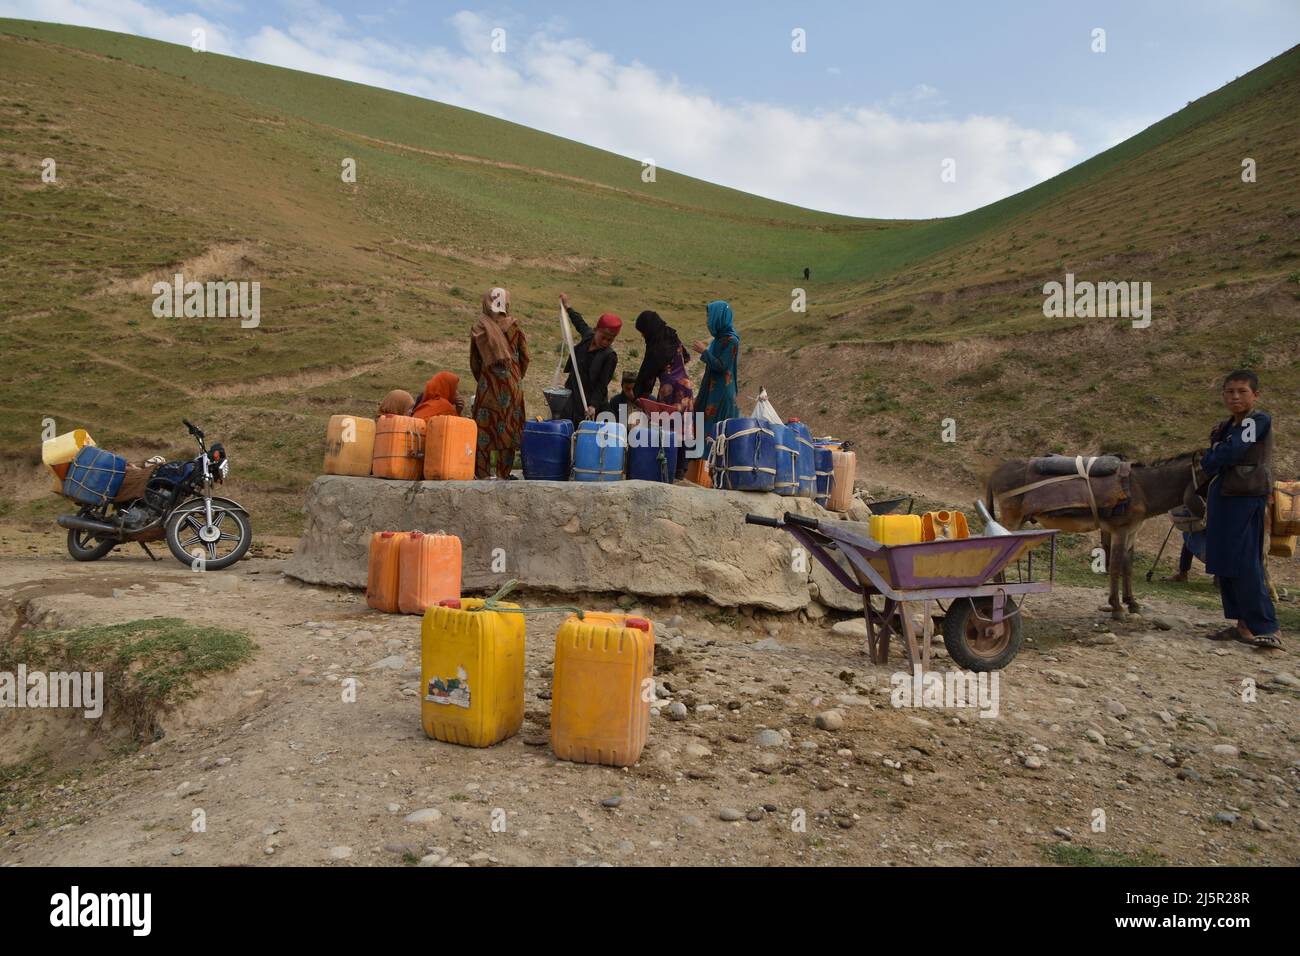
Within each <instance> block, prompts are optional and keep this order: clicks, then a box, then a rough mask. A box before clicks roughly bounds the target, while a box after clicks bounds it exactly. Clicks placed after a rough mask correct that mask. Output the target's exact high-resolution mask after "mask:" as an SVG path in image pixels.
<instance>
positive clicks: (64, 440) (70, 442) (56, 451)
mask: <svg viewBox="0 0 1300 956" xmlns="http://www.w3.org/2000/svg"><path fill="white" fill-rule="evenodd" d="M94 444H95V439H93V438H91V437H90V432H88V431H86V430H85V429H84V428H74V429H73V430H72V431H70V432H64V433H63V434H62V435H56V436H55V437H53V438H51V439H50V440H49V441H46V442H41V461H42V462H43V463H44V464H46V465H49V466H50V467H51V468H53V467H54V466H55V465H66V464H68V463H69V462H71V461H72V459H74V458H76V457H77V452H79V451H81V449H83V448H85V447H86V446H87V445H94Z"/></svg>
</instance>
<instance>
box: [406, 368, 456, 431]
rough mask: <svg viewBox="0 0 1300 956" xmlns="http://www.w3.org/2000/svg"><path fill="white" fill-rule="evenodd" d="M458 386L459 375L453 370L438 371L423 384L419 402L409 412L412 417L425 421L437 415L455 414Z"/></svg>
mask: <svg viewBox="0 0 1300 956" xmlns="http://www.w3.org/2000/svg"><path fill="white" fill-rule="evenodd" d="M459 387H460V376H459V375H457V374H455V373H454V372H439V373H438V374H437V375H435V376H434V377H433V378H431V379H429V381H428V382H426V383H425V385H424V391H423V392H422V393H421V395H420V404H418V405H416V406H415V411H413V412H411V417H412V418H423V419H425V420H426V421H427V420H428V419H430V418H435V417H436V416H438V415H457V414H459V413H458V412H457V411H456V404H455V402H456V389H457V388H459Z"/></svg>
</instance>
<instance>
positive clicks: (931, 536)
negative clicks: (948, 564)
mask: <svg viewBox="0 0 1300 956" xmlns="http://www.w3.org/2000/svg"><path fill="white" fill-rule="evenodd" d="M969 537H970V528H969V527H968V526H967V524H966V516H965V515H964V514H962V513H961V512H960V511H927V512H926V513H925V514H923V515H921V540H922V541H941V540H946V541H955V540H956V539H958V538H969Z"/></svg>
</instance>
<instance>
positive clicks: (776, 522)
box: [745, 515, 781, 528]
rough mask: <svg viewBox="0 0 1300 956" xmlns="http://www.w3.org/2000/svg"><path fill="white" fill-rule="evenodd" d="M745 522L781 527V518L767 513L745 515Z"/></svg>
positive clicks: (768, 526)
mask: <svg viewBox="0 0 1300 956" xmlns="http://www.w3.org/2000/svg"><path fill="white" fill-rule="evenodd" d="M745 524H761V525H763V526H764V527H767V528H779V527H781V520H780V519H779V518H769V517H767V516H766V515H745Z"/></svg>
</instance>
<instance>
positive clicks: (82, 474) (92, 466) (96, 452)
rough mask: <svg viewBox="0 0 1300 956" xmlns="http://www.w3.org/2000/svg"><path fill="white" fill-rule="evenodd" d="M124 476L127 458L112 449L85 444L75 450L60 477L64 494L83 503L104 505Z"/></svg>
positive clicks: (114, 493)
mask: <svg viewBox="0 0 1300 956" xmlns="http://www.w3.org/2000/svg"><path fill="white" fill-rule="evenodd" d="M125 477H126V459H125V458H123V457H122V456H121V455H114V454H113V453H112V452H111V451H105V450H104V449H102V448H96V447H95V446H94V445H85V446H83V447H82V448H81V450H80V451H78V452H77V456H76V457H75V458H73V459H72V464H71V465H69V466H68V474H67V477H66V478H64V479H63V493H64V494H65V495H67V496H68V497H69V498H71V499H73V500H74V501H79V502H81V503H82V504H83V505H106V504H108V503H109V502H110V501H112V500H113V498H114V497H116V495H117V493H118V491H120V490H121V488H122V479H123V478H125Z"/></svg>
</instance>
